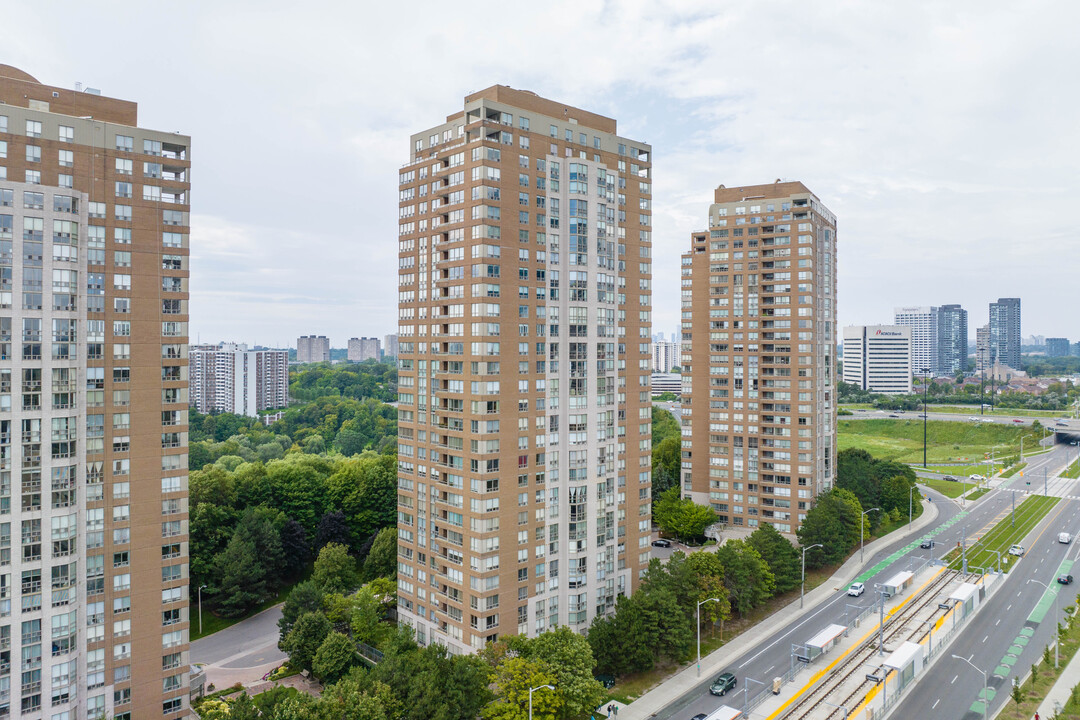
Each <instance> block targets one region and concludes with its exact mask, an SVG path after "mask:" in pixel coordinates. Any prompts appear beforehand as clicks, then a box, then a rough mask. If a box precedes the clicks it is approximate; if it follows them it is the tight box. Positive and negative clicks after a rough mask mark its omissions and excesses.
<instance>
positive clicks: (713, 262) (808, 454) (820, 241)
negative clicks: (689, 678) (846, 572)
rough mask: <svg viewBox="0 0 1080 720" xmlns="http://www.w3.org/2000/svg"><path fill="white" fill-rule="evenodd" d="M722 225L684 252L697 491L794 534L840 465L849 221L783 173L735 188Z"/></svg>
mask: <svg viewBox="0 0 1080 720" xmlns="http://www.w3.org/2000/svg"><path fill="white" fill-rule="evenodd" d="M708 221H709V228H710V229H709V230H708V231H707V232H695V233H693V234H692V235H691V239H690V250H689V252H687V253H685V254H684V255H683V256H682V277H683V287H682V316H683V321H682V323H683V324H682V338H683V351H682V354H683V363H684V364H683V366H682V371H683V382H682V387H683V397H682V403H683V427H684V428H686V430H687V431H688V432H689V433H690V434H689V435H686V434H684V435H683V446H682V453H683V468H684V469H683V476H682V487H683V488H689V490H686V489H684V491H683V494H684V495H685V496H689V497H692V498H693V499H694V500H695V501H697V502H700V503H709V504H710V505H712V507H713V508H714V509H715V510H716V511H717V513H718V514H719V516H720V520H721V522H724V523H727V524H729V525H734V526H743V527H754V526H757V525H758V524H759V523H762V522H767V523H771V524H773V525H774V526H775V527H776V529H777V530H780V531H781V532H786V533H792V532H795V530H796V529H797V528H798V526H799V523H800V522H802V520H803V519H804V518H805V516H806V511H807V510H808V509H809V508H810V506H811V505H812V504H813V502H814V498H815V497H816V496H817V495H818V494H819V493H821V492H824V491H826V490H828V489H829V488H830V487H831V486H832V484H833V478H834V475H835V466H834V458H835V452H836V434H835V428H836V405H835V398H834V397H833V388H834V384H835V383H834V380H835V378H834V375H833V372H834V368H835V361H836V356H835V352H836V284H835V283H836V218H835V217H834V216H833V214H832V213H831V212H829V210H828V208H826V207H825V206H824V205H823V204H822V203H821V201H820V200H819V199H818V198H817V197H816V196H815V195H814V194H813V193H812V192H810V190H809V189H808V188H807V187H806V186H805V185H803V184H802V183H801V182H776V183H771V184H768V185H754V186H750V187H731V188H726V187H724V186H722V185H721V186H720V187H719V188H717V190H716V191H715V193H714V201H713V204H712V205H710V206H709V213H708ZM627 254H628V255H630V253H629V252H628V253H627ZM688 465H689V467H688Z"/></svg>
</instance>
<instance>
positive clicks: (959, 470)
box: [912, 463, 1002, 477]
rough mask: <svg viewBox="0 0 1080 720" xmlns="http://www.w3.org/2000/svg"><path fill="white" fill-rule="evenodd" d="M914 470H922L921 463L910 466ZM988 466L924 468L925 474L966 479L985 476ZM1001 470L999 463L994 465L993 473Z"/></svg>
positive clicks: (936, 466) (984, 464) (934, 466)
mask: <svg viewBox="0 0 1080 720" xmlns="http://www.w3.org/2000/svg"><path fill="white" fill-rule="evenodd" d="M912 467H913V468H915V470H917V471H918V470H922V469H923V468H922V463H917V464H915V465H912ZM987 467H988V464H987V463H981V464H976V465H930V466H929V467H927V468H926V471H927V472H936V473H943V474H945V475H955V476H956V477H967V476H968V475H984V476H985V475H986V470H987ZM1001 468H1002V465H1001V463H997V464H995V465H994V470H993V472H995V473H996V472H997V471H998V470H1000V469H1001Z"/></svg>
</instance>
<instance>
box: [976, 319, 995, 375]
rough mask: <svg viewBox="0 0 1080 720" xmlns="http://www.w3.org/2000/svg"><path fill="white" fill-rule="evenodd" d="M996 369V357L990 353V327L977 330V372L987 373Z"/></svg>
mask: <svg viewBox="0 0 1080 720" xmlns="http://www.w3.org/2000/svg"><path fill="white" fill-rule="evenodd" d="M992 367H994V355H993V353H992V352H991V351H990V326H989V325H983V326H982V327H981V328H978V329H976V330H975V372H980V373H981V372H986V371H988V370H990V369H991V368H992Z"/></svg>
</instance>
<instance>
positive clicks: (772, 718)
mask: <svg viewBox="0 0 1080 720" xmlns="http://www.w3.org/2000/svg"><path fill="white" fill-rule="evenodd" d="M943 572H945V568H944V567H940V568H938V570H937V572H935V573H934V574H933V575H931V576H930V578H929V579H928V580H927V581H926V582H924V583H923V584H922V585H920V586H919V589H918V590H915V591H913V592H911V593H910V594H908V596H907V597H906V598H905V599H904V600H903V601H902V602H900V603H899V604H898V605H897V606H896V607H894V608H893V609H892V610H890V611H889V612H887V613H885V622H888V621H889V620H890V619H891V618H892V616H893V615H894V614H896V613H897V612H898V611H899V610H900V609H901V608H902V607H904V605H907V604H908V603H909V602H910V601H911V600H913V599H915V598H916V597H918V596H919V593H921V592H922V591H923V590H925V589H926V587H927V586H928V585H929V584H930V583H932V582H933V581H934V580H935V579H937V577H938V576H939V575H941V573H943ZM877 631H878V628H872V629H870V630H868V631H867V632H866V634H865V635H863V636H862V637H861V638H859V639H858V640H857V641H856V642H855V644H854V645H852V646H851V647H849V648H848V649H847V650H845V651H844V652H842V653H840V654H839V655H838V656H837V657H836V659H835V660H833V661H832V662H831V663H829V664H828V665H827V666H826V667H824V668H822V669H821V670H818V671H817V672H816V673H814V675H813V676H811V678H810V682H808V683H807V684H806V685H804V686H803V687H802V688H801V689H800V690H799V691H798V692H797V693H795V695H793V696H792V697H791V699H790V700H788V701H787V702H785V703H784V704H783V705H781V706H780V707H779V708H777V710H776V711H775V712H774V713H773V714H772V715H770V716H769V717H768V718H766V720H775V719H776V718H778V717H780V716H781V715H783V714H784V712H786V711H787V709H788V708H789V707H790V706H791V704H792V703H794V702H795V701H796V700H798V699H799V698H800V697H801V696H802V695H803V694H804V693H805V692H806V691H807V690H809V689H811V688H813V686H814V685H816V684H817V683H818V682H819V681H820V680H821V679H822V678H823V677H825V675H827V674H828V673H829V671H830V670H832V669H833V668H834V667H836V664H837V663H839V662H840V661H841V660H843V659H844V658H846V657H847V656H848V655H850V654H851V653H853V652H855V651H856V650H859V649H860V648H862V646H863V643H865V642H866V640H867V638H869V637H870V636H872V635H873V634H874V633H876V632H877Z"/></svg>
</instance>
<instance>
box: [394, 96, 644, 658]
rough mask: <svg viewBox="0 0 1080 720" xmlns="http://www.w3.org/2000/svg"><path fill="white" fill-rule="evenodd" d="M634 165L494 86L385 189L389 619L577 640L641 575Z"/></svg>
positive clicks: (631, 146)
mask: <svg viewBox="0 0 1080 720" xmlns="http://www.w3.org/2000/svg"><path fill="white" fill-rule="evenodd" d="M651 172H652V152H651V149H650V147H649V146H648V145H646V144H644V143H641V142H635V141H632V140H628V139H625V138H622V137H619V136H618V135H617V134H616V128H615V120H613V119H611V118H607V117H603V116H601V115H596V114H594V113H591V112H587V111H585V110H580V109H578V108H574V107H569V106H567V105H563V104H562V103H558V102H554V101H552V100H546V99H544V98H541V97H539V96H537V95H536V94H534V93H531V92H525V91H521V90H514V89H511V88H508V87H505V86H501V85H496V86H493V87H490V88H488V89H486V90H482V91H480V92H477V93H474V94H472V95H469V96H467V97H466V98H465V103H464V107H463V108H462V109H460V110H458V111H457V112H455V113H454V114H452V115H450V116H449V117H447V119H446V122H445V123H441V124H439V125H436V126H434V127H432V128H430V129H428V130H424V131H423V132H419V133H417V134H415V135H413V136H412V138H411V142H410V155H409V161H408V163H407V164H406V165H405V167H404V169H402V171H401V175H400V178H399V183H400V190H399V201H400V202H399V216H400V228H399V238H398V248H399V321H398V322H399V329H398V335H399V350H398V364H399V385H400V393H401V394H400V401H401V404H400V407H399V410H398V427H399V435H400V437H399V452H398V462H399V472H398V485H399V495H398V501H399V507H398V511H399V514H398V516H399V522H398V533H399V559H400V560H401V564H400V566H399V567H400V569H399V572H398V609H399V612H400V616H401V617H402V619H404V620H406V621H407V622H410V623H412V624H413V625H414V626H415V627H416V628H417V635H418V637H419V639H420V641H421V642H430V641H439V642H442V643H445V644H446V645H448V646H449V647H450V648H451V649H452V650H455V651H468V650H470V649H473V650H475V649H477V648H480V647H482V646H483V645H484V643H485V642H487V641H489V640H491V639H494V638H495V637H497V636H499V635H503V634H511V633H528V634H535V633H537V632H541V631H543V630H544V629H546V628H549V627H553V626H555V625H569V626H570V627H572V628H574V629H575V630H584V629H585V628H587V627H588V625H589V623H590V622H591V620H592V619H593V618H594V617H595V616H596V615H597V614H599V613H606V612H608V611H609V610H611V609H612V608H613V606H614V603H615V599H616V598H617V597H618V595H619V594H623V593H629V592H631V590H632V588H633V587H634V584H635V583H636V582H637V578H638V574H639V572H640V571H641V570H642V569H643V568H644V567H645V565H646V564H647V563H648V559H649V530H650V457H651V443H650V439H651V403H650V397H649V345H650V333H651V317H650V312H651V304H652V303H651V292H652V290H651V282H652V280H651V278H652V265H651V263H652V260H651V246H652V243H651V237H650V231H651V224H652V223H651V215H652V212H651V209H650V206H651V202H652V187H651V183H652V179H651Z"/></svg>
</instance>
